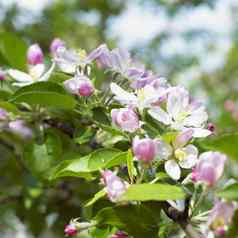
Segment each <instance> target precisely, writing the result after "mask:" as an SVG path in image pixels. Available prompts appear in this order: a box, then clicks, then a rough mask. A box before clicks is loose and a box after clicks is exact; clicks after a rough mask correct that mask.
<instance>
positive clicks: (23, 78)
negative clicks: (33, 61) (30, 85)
mask: <svg viewBox="0 0 238 238" xmlns="http://www.w3.org/2000/svg"><path fill="white" fill-rule="evenodd" d="M8 74H9V75H10V76H11V77H12V78H14V79H15V80H16V81H18V82H33V79H32V77H31V76H30V75H29V74H26V73H24V72H22V71H19V70H16V69H10V70H8Z"/></svg>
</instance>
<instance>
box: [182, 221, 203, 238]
mask: <svg viewBox="0 0 238 238" xmlns="http://www.w3.org/2000/svg"><path fill="white" fill-rule="evenodd" d="M180 226H181V227H182V229H183V231H184V232H185V234H186V236H187V237H188V238H204V237H203V235H201V234H199V233H198V232H197V231H196V230H195V229H194V228H193V226H192V225H191V224H190V223H188V224H187V225H185V226H184V225H180Z"/></svg>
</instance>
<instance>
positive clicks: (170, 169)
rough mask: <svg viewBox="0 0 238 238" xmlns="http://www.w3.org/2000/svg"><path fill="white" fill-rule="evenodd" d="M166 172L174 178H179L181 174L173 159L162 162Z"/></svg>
mask: <svg viewBox="0 0 238 238" xmlns="http://www.w3.org/2000/svg"><path fill="white" fill-rule="evenodd" d="M164 168H165V171H166V173H167V174H168V175H169V176H170V177H171V178H172V179H174V180H179V179H180V176H181V170H180V168H179V165H178V164H177V163H176V161H175V160H168V161H166V162H165V164H164Z"/></svg>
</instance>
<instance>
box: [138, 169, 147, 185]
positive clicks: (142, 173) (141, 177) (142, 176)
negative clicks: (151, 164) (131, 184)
mask: <svg viewBox="0 0 238 238" xmlns="http://www.w3.org/2000/svg"><path fill="white" fill-rule="evenodd" d="M144 175H145V167H144V166H143V167H142V169H141V174H140V177H139V178H138V179H137V181H136V183H137V184H139V183H141V182H142V180H143V178H144Z"/></svg>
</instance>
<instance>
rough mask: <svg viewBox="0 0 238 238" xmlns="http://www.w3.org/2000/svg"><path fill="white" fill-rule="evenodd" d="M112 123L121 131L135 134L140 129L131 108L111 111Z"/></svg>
mask: <svg viewBox="0 0 238 238" xmlns="http://www.w3.org/2000/svg"><path fill="white" fill-rule="evenodd" d="M111 117H112V122H113V123H114V124H115V125H116V126H118V127H120V128H121V129H122V130H123V131H127V132H135V131H136V130H137V129H139V128H140V123H139V118H138V116H137V114H136V113H135V111H134V110H133V109H132V108H120V109H113V110H112V111H111Z"/></svg>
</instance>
